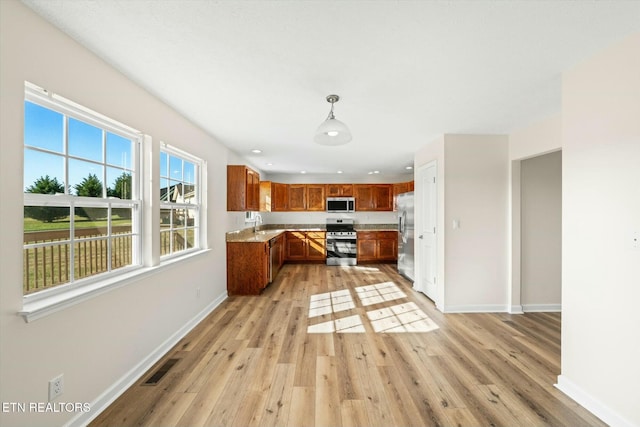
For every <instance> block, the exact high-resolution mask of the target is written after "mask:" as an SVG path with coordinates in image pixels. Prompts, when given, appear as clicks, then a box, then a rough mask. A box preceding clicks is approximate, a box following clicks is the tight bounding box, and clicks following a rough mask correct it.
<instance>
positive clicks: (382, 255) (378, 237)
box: [357, 231, 398, 263]
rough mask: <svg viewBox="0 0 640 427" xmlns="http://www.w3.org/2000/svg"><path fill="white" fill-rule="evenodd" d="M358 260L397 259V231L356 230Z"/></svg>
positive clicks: (364, 261) (388, 260)
mask: <svg viewBox="0 0 640 427" xmlns="http://www.w3.org/2000/svg"><path fill="white" fill-rule="evenodd" d="M357 253H358V262H363V263H366V262H393V261H396V260H397V259H398V232H396V231H358V252H357Z"/></svg>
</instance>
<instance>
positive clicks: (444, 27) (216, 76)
mask: <svg viewBox="0 0 640 427" xmlns="http://www.w3.org/2000/svg"><path fill="white" fill-rule="evenodd" d="M23 1H24V3H25V4H27V5H28V6H29V7H31V8H32V9H34V10H35V11H36V12H38V13H39V14H40V15H42V16H43V17H44V18H45V19H47V20H48V21H50V22H52V23H53V24H54V25H56V26H57V27H59V28H60V29H62V30H63V31H64V32H66V33H68V34H69V35H70V36H71V37H73V38H74V39H76V40H77V41H78V42H80V43H81V44H83V45H85V46H86V47H87V48H89V49H90V50H92V51H94V52H95V53H96V54H97V55H98V56H100V57H102V58H103V59H104V60H106V61H107V62H108V63H110V64H112V65H113V66H114V67H115V68H117V69H118V70H120V71H121V72H122V73H124V74H125V75H127V76H128V77H129V78H130V79H132V80H133V81H135V82H137V83H138V84H139V85H141V86H142V87H144V88H146V89H147V90H148V91H149V92H151V93H153V94H155V95H156V96H158V97H159V98H160V99H162V100H164V101H165V102H166V103H167V104H169V105H170V106H172V107H173V108H174V109H175V110H177V111H179V112H181V113H182V114H183V115H184V116H186V117H187V118H189V119H190V120H191V121H193V122H194V123H196V124H198V125H199V126H201V127H202V128H203V129H205V130H206V131H207V132H209V133H210V134H211V135H212V136H214V137H215V138H217V139H218V140H219V141H220V142H221V143H223V144H225V145H226V146H228V147H229V148H230V149H232V150H233V151H235V152H237V153H238V154H239V155H240V156H243V157H245V158H247V159H248V160H249V161H250V162H252V163H253V164H254V165H255V166H256V167H258V168H260V169H262V170H263V171H266V172H273V173H299V171H301V170H306V171H308V172H309V173H335V172H336V171H337V170H343V171H344V172H345V173H348V174H366V173H367V172H368V171H371V170H374V169H375V170H379V171H380V172H381V174H395V175H397V174H398V173H402V172H405V170H404V168H405V166H407V165H410V164H412V162H413V153H414V152H415V151H416V150H417V149H419V148H420V147H422V146H424V145H425V144H426V143H428V142H430V141H432V140H433V139H434V138H435V137H437V136H438V135H440V134H443V133H509V132H510V131H513V130H515V129H519V128H521V127H523V126H526V125H529V124H531V123H534V122H535V121H536V120H538V119H541V118H544V117H547V116H549V115H552V114H554V113H557V112H559V111H560V85H561V73H562V72H563V70H567V69H568V68H570V67H572V66H573V65H575V64H576V63H578V62H580V61H581V60H584V59H586V58H588V57H589V56H590V55H592V54H593V53H595V52H597V51H598V50H601V49H603V48H606V47H607V46H609V45H610V44H612V43H614V42H615V41H617V40H619V39H621V38H623V37H625V36H627V35H629V34H631V33H634V32H637V31H640V1H337V0H335V1H213V0H209V1H207V0H186V1H185V0H23ZM332 93H336V94H338V95H340V97H341V99H340V101H339V102H338V103H337V104H336V105H335V115H336V118H337V119H339V120H341V121H344V122H345V123H346V124H347V125H348V126H349V127H350V129H351V132H352V134H353V141H352V142H351V143H349V144H348V145H345V146H339V147H326V146H319V145H316V144H314V142H313V133H314V131H315V129H316V128H317V126H318V125H319V124H320V123H321V122H322V121H323V120H324V119H325V118H326V116H327V113H328V111H329V107H330V104H328V103H327V101H326V100H325V97H326V95H329V94H332ZM254 148H259V149H261V150H263V153H262V154H260V155H254V154H252V153H251V152H250V151H251V149H254ZM267 163H273V165H272V166H268V165H267Z"/></svg>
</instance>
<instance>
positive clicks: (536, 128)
mask: <svg viewBox="0 0 640 427" xmlns="http://www.w3.org/2000/svg"><path fill="white" fill-rule="evenodd" d="M560 147H562V117H561V115H560V114H556V115H553V116H551V117H547V118H545V119H543V120H540V121H538V122H536V123H533V124H531V125H529V126H525V127H523V128H522V129H518V130H516V131H514V132H512V133H510V134H509V159H511V160H515V159H521V160H522V159H526V158H528V157H532V156H538V155H540V154H545V153H550V152H552V151H557V150H559V149H560Z"/></svg>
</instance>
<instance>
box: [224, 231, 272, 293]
mask: <svg viewBox="0 0 640 427" xmlns="http://www.w3.org/2000/svg"><path fill="white" fill-rule="evenodd" d="M268 284H269V242H268V241H267V242H227V293H228V294H229V295H258V294H260V292H262V290H263V289H264V288H265V287H266V286H267V285H268Z"/></svg>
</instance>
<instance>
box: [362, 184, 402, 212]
mask: <svg viewBox="0 0 640 427" xmlns="http://www.w3.org/2000/svg"><path fill="white" fill-rule="evenodd" d="M353 191H354V194H355V198H356V211H391V210H393V185H392V184H354V185H353Z"/></svg>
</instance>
